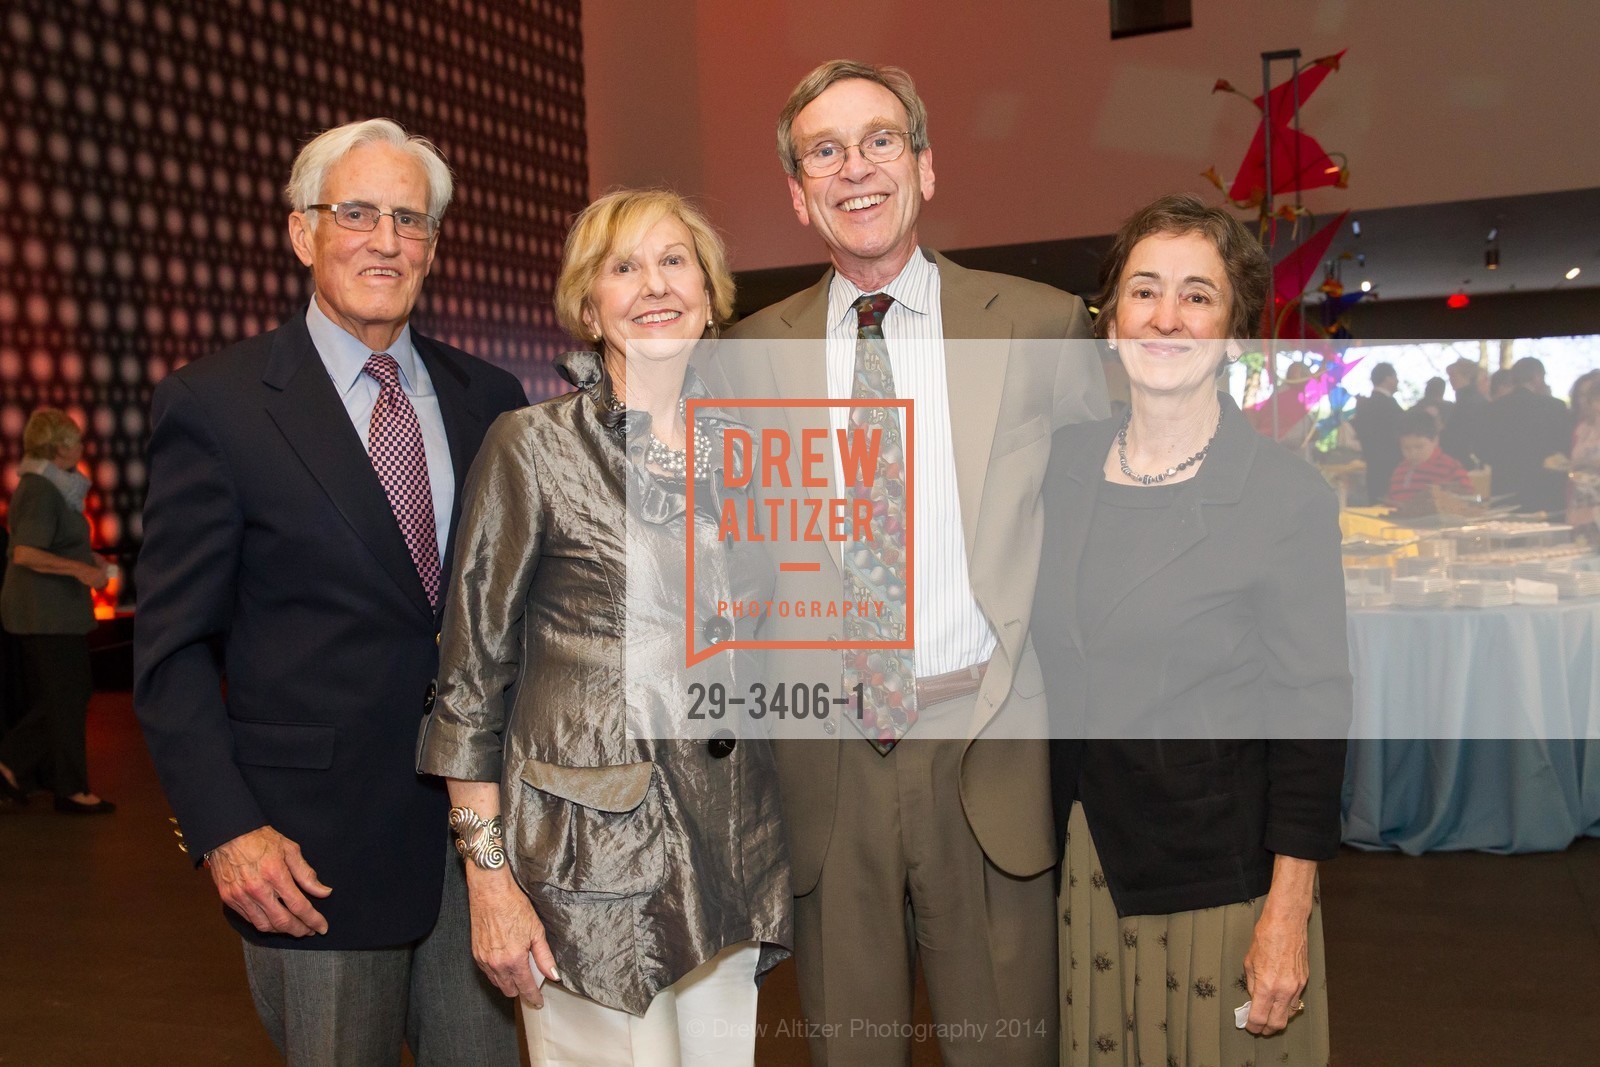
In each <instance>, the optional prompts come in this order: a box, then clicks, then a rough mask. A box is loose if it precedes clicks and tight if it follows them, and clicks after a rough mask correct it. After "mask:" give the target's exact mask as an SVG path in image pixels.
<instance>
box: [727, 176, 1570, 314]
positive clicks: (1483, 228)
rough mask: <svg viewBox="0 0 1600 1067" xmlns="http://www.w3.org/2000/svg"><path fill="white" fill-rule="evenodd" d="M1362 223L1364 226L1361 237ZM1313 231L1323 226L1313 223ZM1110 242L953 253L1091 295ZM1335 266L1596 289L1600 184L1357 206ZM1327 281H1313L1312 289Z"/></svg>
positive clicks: (1349, 273) (1395, 287) (1403, 288)
mask: <svg viewBox="0 0 1600 1067" xmlns="http://www.w3.org/2000/svg"><path fill="white" fill-rule="evenodd" d="M1354 222H1359V223H1360V226H1361V234H1360V236H1356V235H1355V233H1354V231H1353V227H1352V223H1354ZM1314 228H1315V222H1313V223H1312V224H1311V225H1310V226H1308V227H1307V228H1306V229H1314ZM1491 229H1498V231H1499V233H1498V239H1499V241H1498V243H1499V251H1500V266H1499V269H1497V270H1489V269H1486V267H1485V266H1484V251H1485V249H1486V248H1487V247H1488V243H1487V241H1486V238H1487V236H1488V234H1489V231H1490V230H1491ZM1303 234H1304V231H1303ZM1303 234H1302V235H1303ZM1110 244H1111V238H1110V237H1108V236H1105V237H1084V238H1075V239H1072V240H1065V241H1042V242H1038V243H1035V244H1019V245H1005V246H999V247H992V248H972V249H965V250H959V251H952V252H950V253H949V255H950V258H952V259H954V260H956V261H957V262H959V263H961V264H962V265H964V266H968V267H974V268H977V269H980V270H993V271H1000V272H1002V273H1006V274H1016V275H1021V276H1023V277H1027V278H1034V279H1037V280H1039V281H1043V282H1047V283H1049V284H1051V285H1054V286H1057V287H1058V288H1062V289H1066V290H1068V291H1069V292H1075V293H1078V294H1080V295H1083V296H1084V297H1089V296H1090V295H1091V294H1093V293H1094V292H1095V291H1096V289H1097V288H1098V284H1099V277H1098V275H1099V265H1100V260H1101V258H1102V257H1103V256H1104V254H1105V251H1106V249H1107V248H1109V247H1110ZM1279 247H1280V248H1284V247H1285V245H1284V244H1283V242H1281V241H1280V245H1279ZM1346 255H1348V258H1345V257H1346ZM1358 256H1362V257H1365V259H1364V261H1362V260H1359V259H1357V258H1356V257H1358ZM1329 264H1332V265H1334V267H1335V269H1337V270H1338V271H1339V274H1340V279H1341V281H1342V283H1343V284H1344V286H1345V288H1346V290H1347V291H1349V290H1353V289H1355V288H1358V287H1359V286H1360V284H1361V282H1362V281H1363V280H1366V281H1370V282H1372V285H1373V288H1374V289H1375V290H1376V291H1377V293H1378V295H1379V297H1380V298H1381V299H1382V300H1384V301H1396V300H1418V299H1424V298H1431V297H1444V296H1446V295H1448V294H1450V293H1452V292H1456V291H1458V290H1461V289H1462V288H1463V287H1464V288H1465V291H1466V292H1467V293H1468V294H1469V295H1471V296H1483V295H1488V294H1493V293H1534V292H1548V291H1551V290H1571V289H1591V290H1592V289H1596V288H1597V287H1600V188H1594V189H1576V190H1569V191H1565V192H1557V193H1540V194H1535V195H1530V196H1516V197H1502V198H1497V199H1489V200H1463V201H1458V202H1455V203H1448V204H1423V205H1417V206H1413V207H1397V208H1382V209H1378V210H1373V211H1359V212H1351V215H1350V218H1349V219H1347V220H1346V221H1345V223H1344V225H1343V226H1342V227H1340V231H1339V234H1338V235H1337V237H1335V239H1334V242H1333V244H1332V246H1331V247H1330V248H1329V251H1328V257H1327V259H1326V260H1325V261H1324V266H1325V267H1326V266H1328V265H1329ZM822 266H823V265H822V264H820V263H816V264H808V265H806V266H801V267H780V268H775V269H771V270H760V271H745V272H743V273H741V274H740V275H739V310H740V311H741V313H748V312H750V311H753V310H756V309H758V308H762V307H765V306H766V305H767V304H770V303H772V302H773V301H774V300H778V299H781V298H782V297H785V296H788V295H789V294H790V293H793V292H796V291H797V290H799V289H802V288H804V287H806V286H808V285H810V284H812V283H813V282H815V281H816V280H817V278H818V276H819V275H820V274H821V271H822ZM1573 267H1578V268H1580V270H1581V273H1580V274H1579V275H1578V277H1577V278H1575V279H1573V280H1571V281H1568V280H1567V279H1566V278H1565V274H1566V272H1567V271H1568V270H1570V269H1571V268H1573ZM1319 281H1320V277H1319V278H1314V279H1313V280H1312V284H1311V288H1312V289H1313V291H1314V289H1315V286H1316V285H1317V284H1318V282H1319ZM1595 296H1596V297H1597V298H1600V292H1597V293H1595Z"/></svg>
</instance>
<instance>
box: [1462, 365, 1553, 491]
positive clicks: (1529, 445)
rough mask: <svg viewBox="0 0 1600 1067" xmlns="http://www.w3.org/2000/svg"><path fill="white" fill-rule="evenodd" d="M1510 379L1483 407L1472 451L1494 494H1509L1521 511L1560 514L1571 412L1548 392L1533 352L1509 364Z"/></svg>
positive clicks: (1541, 370)
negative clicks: (1488, 472)
mask: <svg viewBox="0 0 1600 1067" xmlns="http://www.w3.org/2000/svg"><path fill="white" fill-rule="evenodd" d="M1511 383H1512V389H1511V392H1509V393H1508V394H1506V395H1505V396H1502V397H1500V398H1499V399H1497V400H1492V401H1490V402H1489V406H1488V408H1486V409H1485V411H1484V416H1483V420H1482V423H1481V424H1480V426H1479V428H1478V430H1477V431H1476V432H1475V436H1474V442H1473V443H1474V446H1475V451H1476V453H1477V455H1478V458H1479V459H1481V460H1482V461H1483V462H1484V463H1485V464H1487V465H1488V467H1489V469H1490V470H1491V471H1492V472H1493V473H1492V474H1491V475H1490V484H1491V489H1492V491H1493V493H1494V495H1495V496H1502V495H1507V494H1509V495H1510V500H1509V503H1511V504H1512V505H1514V506H1515V507H1516V508H1517V510H1519V511H1523V512H1530V513H1542V514H1544V515H1547V516H1550V517H1552V518H1559V517H1560V516H1562V515H1564V514H1565V513H1566V510H1567V476H1566V472H1565V470H1564V469H1563V468H1562V467H1561V464H1562V462H1564V460H1565V458H1566V456H1567V452H1568V450H1569V449H1571V447H1572V412H1571V411H1569V410H1568V409H1567V405H1566V404H1564V403H1562V402H1561V401H1560V400H1557V399H1556V398H1555V397H1553V396H1551V395H1550V390H1549V387H1548V386H1547V385H1546V384H1545V380H1544V364H1543V363H1541V362H1539V360H1537V359H1535V358H1534V357H1533V356H1525V357H1523V358H1522V359H1519V360H1517V361H1516V363H1514V364H1512V366H1511ZM1557 457H1559V458H1557Z"/></svg>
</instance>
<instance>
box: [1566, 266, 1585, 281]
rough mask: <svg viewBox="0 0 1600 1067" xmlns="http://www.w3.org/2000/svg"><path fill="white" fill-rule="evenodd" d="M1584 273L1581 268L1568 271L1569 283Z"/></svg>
mask: <svg viewBox="0 0 1600 1067" xmlns="http://www.w3.org/2000/svg"><path fill="white" fill-rule="evenodd" d="M1582 272H1583V268H1581V267H1573V268H1572V269H1571V270H1569V271H1567V281H1569V282H1570V281H1571V280H1572V279H1574V278H1576V277H1577V276H1578V275H1579V274H1581V273H1582Z"/></svg>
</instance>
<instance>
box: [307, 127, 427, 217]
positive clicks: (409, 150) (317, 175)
mask: <svg viewBox="0 0 1600 1067" xmlns="http://www.w3.org/2000/svg"><path fill="white" fill-rule="evenodd" d="M369 144H386V145H389V146H391V147H393V148H398V149H400V151H402V152H405V153H406V154H407V155H410V156H411V157H413V158H414V159H415V160H416V161H417V162H418V163H420V164H422V169H423V171H424V172H425V173H426V174H427V176H428V214H430V215H432V216H433V217H434V218H436V219H442V218H444V212H445V208H447V207H449V206H450V197H451V196H452V195H454V193H455V179H454V178H453V177H451V175H450V166H449V164H447V163H446V162H445V161H444V156H443V155H441V154H440V153H439V149H438V148H437V147H435V145H434V143H433V142H432V141H430V140H428V139H427V138H426V137H416V136H412V135H410V134H407V133H406V131H405V127H403V126H401V125H400V124H399V123H398V122H395V121H394V120H393V119H364V120H362V121H361V122H347V123H345V124H344V125H343V126H335V127H334V128H333V129H331V130H324V131H323V132H322V133H319V134H317V136H315V137H313V138H312V139H311V140H310V141H307V142H306V146H305V147H304V148H302V149H300V154H299V155H298V156H296V157H295V160H294V169H293V170H291V171H290V172H289V184H288V185H285V186H284V187H283V195H284V196H285V197H286V198H287V199H288V201H289V208H290V210H292V211H304V210H305V209H306V206H307V205H309V204H315V203H317V202H318V201H319V200H320V199H321V197H322V183H323V181H324V180H325V179H326V178H327V176H328V170H329V168H331V167H332V166H333V165H334V164H335V163H337V162H339V160H341V159H343V158H344V157H345V156H347V155H349V154H350V153H351V152H353V151H355V150H356V149H357V148H361V147H363V146H365V145H369ZM404 206H406V207H411V206H412V205H409V204H407V205H404ZM306 220H307V225H310V226H315V225H316V216H315V215H308V216H306Z"/></svg>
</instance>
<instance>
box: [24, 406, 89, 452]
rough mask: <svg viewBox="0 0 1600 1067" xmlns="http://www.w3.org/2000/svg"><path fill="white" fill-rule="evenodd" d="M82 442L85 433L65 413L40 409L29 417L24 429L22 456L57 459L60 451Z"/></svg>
mask: <svg viewBox="0 0 1600 1067" xmlns="http://www.w3.org/2000/svg"><path fill="white" fill-rule="evenodd" d="M81 440H83V431H82V430H81V429H79V428H78V424H77V423H75V422H73V421H72V417H71V416H70V415H68V414H67V413H66V412H65V411H61V410H59V409H57V408H40V409H39V410H38V411H35V412H34V413H33V414H32V415H29V416H28V423H27V425H26V426H24V427H23V428H22V454H23V455H25V456H27V457H28V458H29V459H55V458H56V452H57V451H58V450H60V449H62V448H66V447H67V446H68V445H70V444H72V443H73V442H74V441H81Z"/></svg>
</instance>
